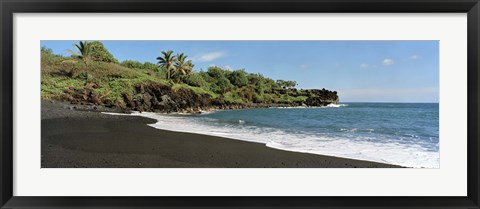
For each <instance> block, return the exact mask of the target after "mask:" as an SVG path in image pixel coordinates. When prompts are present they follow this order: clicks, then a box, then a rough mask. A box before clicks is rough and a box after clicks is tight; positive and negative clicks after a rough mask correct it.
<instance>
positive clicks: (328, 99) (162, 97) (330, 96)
mask: <svg viewBox="0 0 480 209" xmlns="http://www.w3.org/2000/svg"><path fill="white" fill-rule="evenodd" d="M95 88H96V86H95V85H90V86H87V87H85V88H83V89H69V90H67V91H66V92H65V93H66V94H64V95H63V96H62V97H61V98H59V99H60V100H63V101H68V102H71V103H72V104H93V105H101V106H106V107H119V108H122V109H124V110H135V111H146V112H167V113H169V112H188V113H201V112H203V111H210V110H218V109H242V108H264V107H292V106H311V107H315V106H326V105H328V104H338V102H339V98H338V96H337V92H335V91H329V90H325V89H322V90H319V89H309V90H297V89H279V90H276V92H275V93H276V94H278V95H288V96H292V97H299V96H303V97H306V100H305V101H303V102H300V101H291V102H283V103H253V102H252V103H240V104H239V103H229V102H227V101H225V100H224V99H223V96H219V97H217V98H211V97H210V96H209V95H207V94H197V93H195V92H193V91H192V90H190V89H184V88H180V89H176V90H174V89H172V88H171V87H170V86H168V85H163V84H149V85H137V86H135V88H134V91H133V92H129V93H124V94H123V95H122V98H123V102H118V103H111V102H109V101H106V100H103V99H102V98H100V97H99V95H97V94H95V91H93V90H94V89H95Z"/></svg>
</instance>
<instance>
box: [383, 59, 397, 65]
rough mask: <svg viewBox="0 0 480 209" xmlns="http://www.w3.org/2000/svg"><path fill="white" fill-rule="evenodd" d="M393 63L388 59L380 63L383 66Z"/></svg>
mask: <svg viewBox="0 0 480 209" xmlns="http://www.w3.org/2000/svg"><path fill="white" fill-rule="evenodd" d="M393 63H394V62H393V60H392V59H388V58H387V59H384V60H383V61H382V64H383V65H385V66H389V65H393Z"/></svg>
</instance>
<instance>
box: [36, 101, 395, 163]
mask: <svg viewBox="0 0 480 209" xmlns="http://www.w3.org/2000/svg"><path fill="white" fill-rule="evenodd" d="M74 107H75V108H74ZM41 111H42V129H41V130H42V134H41V135H42V137H41V140H42V143H41V149H42V151H41V152H42V158H41V161H42V163H41V165H42V168H391V167H398V166H395V165H389V164H382V163H376V162H369V161H361V160H352V159H346V158H338V157H330V156H322V155H314V154H306V153H298V152H290V151H283V150H277V149H273V148H269V147H266V146H265V145H264V144H260V143H254V142H246V141H240V140H235V139H227V138H222V137H216V136H208V135H201V134H192V133H182V132H172V131H166V130H159V129H155V128H153V127H150V126H148V125H147V124H151V123H155V122H156V121H155V120H152V119H148V118H142V117H136V116H118V115H107V114H102V113H100V111H118V110H111V109H105V108H101V107H96V108H93V107H85V106H78V105H77V106H74V105H70V104H66V103H61V102H50V101H42V110H41Z"/></svg>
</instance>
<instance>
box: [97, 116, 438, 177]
mask: <svg viewBox="0 0 480 209" xmlns="http://www.w3.org/2000/svg"><path fill="white" fill-rule="evenodd" d="M106 114H112V115H132V116H142V117H147V118H152V119H156V120H157V122H156V123H155V124H150V126H152V127H155V128H158V129H164V130H171V131H178V132H189V133H198V134H206V135H213V136H221V137H227V138H232V139H237V140H244V141H250V142H257V143H263V144H266V146H268V147H271V148H275V149H281V150H286V151H294V152H303V153H312V154H321V155H329V156H336V157H345V158H351V159H358V160H368V161H374V162H381V163H388V164H395V165H400V166H405V167H413V168H421V167H424V168H439V166H440V154H439V152H432V151H429V150H427V148H424V147H422V146H420V145H413V144H401V143H397V142H385V143H378V142H372V141H369V140H362V139H348V138H340V137H334V136H317V135H308V134H292V133H287V132H285V131H283V130H280V129H274V128H259V127H255V126H249V125H248V121H245V122H244V124H226V125H223V126H216V125H209V124H208V123H205V122H206V121H205V120H206V118H202V119H199V118H192V117H186V116H178V115H177V116H173V115H167V114H158V113H149V112H143V113H139V112H134V113H132V114H119V113H106ZM208 120H210V122H215V119H208Z"/></svg>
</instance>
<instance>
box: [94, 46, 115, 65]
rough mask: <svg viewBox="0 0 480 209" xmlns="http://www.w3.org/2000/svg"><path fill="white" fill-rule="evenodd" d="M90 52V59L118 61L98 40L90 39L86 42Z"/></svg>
mask: <svg viewBox="0 0 480 209" xmlns="http://www.w3.org/2000/svg"><path fill="white" fill-rule="evenodd" d="M88 44H89V46H90V48H91V50H92V51H91V52H90V56H91V58H92V60H94V61H99V62H112V63H118V60H117V59H115V57H113V55H112V54H111V53H110V52H109V51H108V50H107V49H106V48H105V46H104V45H103V43H102V42H100V41H92V42H89V43H88Z"/></svg>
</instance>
